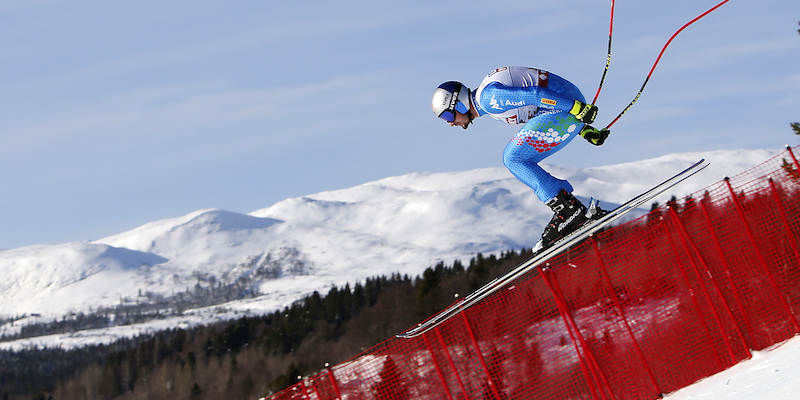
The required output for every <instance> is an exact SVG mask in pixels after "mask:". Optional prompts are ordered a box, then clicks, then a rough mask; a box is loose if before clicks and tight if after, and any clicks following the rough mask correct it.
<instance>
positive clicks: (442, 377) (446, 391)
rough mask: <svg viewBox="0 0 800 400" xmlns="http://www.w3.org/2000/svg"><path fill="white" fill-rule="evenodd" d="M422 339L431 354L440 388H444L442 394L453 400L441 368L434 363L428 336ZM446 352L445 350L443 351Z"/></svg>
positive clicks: (423, 336)
mask: <svg viewBox="0 0 800 400" xmlns="http://www.w3.org/2000/svg"><path fill="white" fill-rule="evenodd" d="M422 339H424V341H425V347H426V348H427V349H428V352H429V353H431V361H433V366H434V368H435V369H436V373H437V374H439V379H440V380H441V381H442V387H444V392H445V394H446V395H447V398H448V399H449V400H453V396H452V395H451V394H450V388H449V387H447V379H445V378H444V372H442V367H441V366H439V362H438V361H436V354H433V347H431V342H430V340H428V335H427V334H426V335H422ZM445 351H447V349H445Z"/></svg>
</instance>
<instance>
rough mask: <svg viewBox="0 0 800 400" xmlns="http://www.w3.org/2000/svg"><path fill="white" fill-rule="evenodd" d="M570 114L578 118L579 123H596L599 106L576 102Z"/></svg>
mask: <svg viewBox="0 0 800 400" xmlns="http://www.w3.org/2000/svg"><path fill="white" fill-rule="evenodd" d="M569 113H570V114H572V115H574V116H575V117H577V118H578V120H579V121H581V122H583V123H586V124H591V123H592V122H594V119H595V117H597V106H595V105H594V104H586V103H582V102H580V101H578V100H575V103H574V104H573V105H572V109H571V110H569Z"/></svg>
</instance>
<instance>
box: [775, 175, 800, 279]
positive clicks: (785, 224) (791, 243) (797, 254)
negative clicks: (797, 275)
mask: <svg viewBox="0 0 800 400" xmlns="http://www.w3.org/2000/svg"><path fill="white" fill-rule="evenodd" d="M769 187H770V189H772V197H773V198H774V199H775V204H776V205H777V206H778V212H780V214H781V218H780V220H781V222H782V226H783V232H784V233H785V234H786V238H787V239H788V240H789V247H791V248H792V252H793V253H794V258H795V261H797V266H798V267H800V252H799V251H800V250H798V248H797V241H796V240H794V235H793V234H792V228H791V227H789V218H788V217H787V216H786V208H784V206H783V202H782V201H781V197H780V196H779V195H778V188H777V187H776V186H775V182H774V181H773V180H772V178H769Z"/></svg>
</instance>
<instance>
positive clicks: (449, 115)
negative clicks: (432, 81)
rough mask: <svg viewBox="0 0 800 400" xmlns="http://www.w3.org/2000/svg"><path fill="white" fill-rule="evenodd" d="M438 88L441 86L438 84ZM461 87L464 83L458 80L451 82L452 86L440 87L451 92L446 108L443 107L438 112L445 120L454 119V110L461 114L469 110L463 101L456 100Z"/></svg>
mask: <svg viewBox="0 0 800 400" xmlns="http://www.w3.org/2000/svg"><path fill="white" fill-rule="evenodd" d="M440 88H442V87H441V86H440ZM463 88H464V85H462V84H460V83H458V82H453V87H452V88H442V89H445V90H448V91H449V92H450V93H452V94H451V96H450V103H449V104H448V105H447V108H445V109H444V110H443V111H442V112H441V113H440V114H439V118H441V119H443V120H445V121H447V122H453V121H455V120H456V112H460V113H461V114H466V113H468V112H469V109H468V108H467V107H466V106H465V105H464V104H463V103H461V102H460V101H458V97H459V95H460V94H461V90H462V89H463Z"/></svg>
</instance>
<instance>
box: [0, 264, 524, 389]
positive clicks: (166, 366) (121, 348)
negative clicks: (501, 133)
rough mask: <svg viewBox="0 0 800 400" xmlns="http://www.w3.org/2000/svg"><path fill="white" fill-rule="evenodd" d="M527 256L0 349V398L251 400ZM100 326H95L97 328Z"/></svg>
mask: <svg viewBox="0 0 800 400" xmlns="http://www.w3.org/2000/svg"><path fill="white" fill-rule="evenodd" d="M528 257H530V251H529V250H525V249H523V250H521V251H519V252H516V251H513V250H512V251H508V252H503V253H501V254H500V255H499V256H495V255H489V256H484V255H482V254H478V255H476V256H475V257H474V258H472V259H471V260H470V262H469V264H468V265H464V264H462V262H460V261H454V262H453V263H452V264H450V265H445V264H444V263H443V262H440V263H438V264H436V265H435V266H432V267H430V268H428V269H426V270H425V271H424V272H423V273H422V275H420V276H418V277H416V278H413V279H412V278H410V277H409V276H407V275H402V276H401V275H399V274H393V275H391V276H380V277H373V278H369V279H366V280H365V281H363V282H358V283H355V284H354V285H350V284H347V285H345V286H344V287H333V288H331V289H330V290H329V291H328V293H327V294H324V295H323V294H321V293H319V292H314V293H312V294H311V295H309V296H307V297H305V298H304V299H302V300H300V301H298V302H295V303H294V304H292V305H291V306H289V307H286V308H284V309H282V310H280V311H276V312H273V313H270V314H267V315H264V316H259V317H252V316H250V317H244V318H240V319H237V320H233V321H227V322H221V323H217V324H213V325H209V326H203V327H196V328H192V329H173V330H168V331H163V332H159V333H157V334H153V335H148V336H140V337H137V338H133V339H125V340H120V341H118V342H115V343H113V344H110V345H94V346H88V347H85V348H80V349H74V350H63V349H41V350H25V351H19V352H9V351H5V352H0V396H2V400H6V399H8V400H16V399H26V400H27V399H36V400H38V399H43V400H47V399H49V398H50V397H51V396H52V398H53V399H55V400H69V399H109V400H110V399H134V398H148V399H153V400H157V399H198V400H199V399H218V398H222V396H226V397H231V398H234V397H235V398H258V397H259V396H263V395H265V394H268V393H273V392H277V391H279V390H281V389H283V388H285V387H287V386H290V385H292V384H294V383H296V382H298V377H299V376H304V375H309V374H312V373H315V372H317V371H319V370H321V369H322V368H324V367H325V365H334V364H337V363H340V362H343V361H345V360H347V359H349V358H351V357H353V356H355V355H357V354H359V353H361V352H363V351H364V350H366V349H368V348H370V347H372V346H374V345H376V344H378V343H380V342H382V341H384V340H386V339H387V338H389V337H391V336H393V335H394V334H396V333H397V332H400V331H403V330H405V329H407V328H408V327H410V326H412V325H414V324H415V323H417V322H419V321H420V320H422V319H424V318H426V317H428V316H430V315H431V314H433V313H435V312H437V311H439V310H441V309H443V308H444V307H446V306H448V305H449V304H450V303H452V301H453V299H454V296H455V295H456V294H460V295H465V294H468V293H470V292H472V291H473V290H475V289H476V288H478V287H480V286H482V285H483V284H485V283H486V282H488V281H489V280H491V279H493V278H495V277H497V276H499V275H500V274H502V273H504V272H506V271H508V270H510V269H511V268H513V267H514V266H516V265H518V264H519V263H520V262H522V261H524V259H527V258H528ZM101 323H102V322H101Z"/></svg>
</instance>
